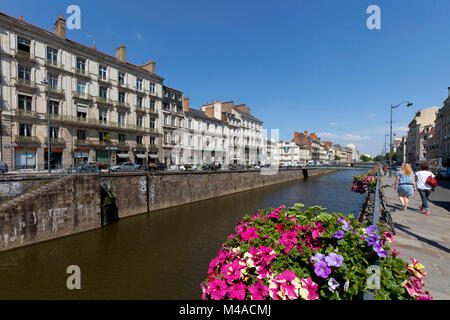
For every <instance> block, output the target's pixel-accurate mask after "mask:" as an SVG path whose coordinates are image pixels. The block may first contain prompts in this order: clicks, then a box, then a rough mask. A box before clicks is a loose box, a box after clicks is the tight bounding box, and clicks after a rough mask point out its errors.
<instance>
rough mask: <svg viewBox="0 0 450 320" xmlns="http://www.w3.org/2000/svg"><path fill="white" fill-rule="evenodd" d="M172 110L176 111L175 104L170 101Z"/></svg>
mask: <svg viewBox="0 0 450 320" xmlns="http://www.w3.org/2000/svg"><path fill="white" fill-rule="evenodd" d="M172 111H173V112H176V111H177V105H176V104H174V103H172Z"/></svg>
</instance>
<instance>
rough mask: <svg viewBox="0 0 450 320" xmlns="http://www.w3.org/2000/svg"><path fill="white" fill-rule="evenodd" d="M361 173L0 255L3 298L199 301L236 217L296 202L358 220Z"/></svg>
mask: <svg viewBox="0 0 450 320" xmlns="http://www.w3.org/2000/svg"><path fill="white" fill-rule="evenodd" d="M360 172H362V171H361V170H342V171H339V172H335V173H330V174H326V175H323V176H319V177H311V178H308V179H306V180H300V181H295V182H287V183H282V184H278V185H275V186H270V187H265V188H260V189H256V190H251V191H246V192H242V193H238V194H234V195H229V196H224V197H220V198H216V199H211V200H205V201H201V202H197V203H193V204H188V205H184V206H179V207H175V208H171V209H166V210H161V211H157V212H154V213H151V214H148V215H147V214H143V215H139V216H135V217H131V218H127V219H123V220H121V221H119V222H117V223H114V224H112V225H110V226H107V227H105V228H103V229H99V230H94V231H90V232H86V233H82V234H78V235H74V236H70V237H67V238H63V239H58V240H53V241H49V242H45V243H40V244H36V245H33V246H29V247H25V248H21V249H17V250H13V251H8V252H4V253H0V299H167V300H170V299H200V298H201V290H200V283H201V282H202V281H203V280H204V279H205V277H206V273H207V270H208V266H209V262H210V261H211V259H212V258H214V257H215V256H216V254H217V252H218V250H219V249H220V246H221V244H222V242H223V241H224V240H225V239H226V238H227V237H228V235H229V234H230V233H232V232H233V228H234V225H235V219H238V218H241V217H243V216H244V215H245V214H253V213H255V212H257V210H258V209H260V208H268V207H278V206H280V205H282V204H284V205H286V206H291V205H292V204H294V203H304V204H305V205H306V206H313V205H320V206H322V207H325V208H327V210H328V212H330V213H331V212H341V213H344V214H351V213H353V214H357V213H358V212H359V209H360V208H361V205H362V202H363V198H364V197H363V196H362V195H360V194H356V193H354V192H351V191H350V187H351V183H352V178H353V176H354V175H356V174H359V173H360ZM70 265H77V266H79V267H80V269H81V290H68V289H67V286H66V281H67V278H68V277H69V276H70V275H69V274H67V273H66V269H67V267H68V266H70Z"/></svg>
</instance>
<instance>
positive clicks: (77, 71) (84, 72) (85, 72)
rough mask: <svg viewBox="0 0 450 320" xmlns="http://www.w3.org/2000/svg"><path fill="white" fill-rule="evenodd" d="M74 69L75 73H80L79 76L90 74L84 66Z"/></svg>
mask: <svg viewBox="0 0 450 320" xmlns="http://www.w3.org/2000/svg"><path fill="white" fill-rule="evenodd" d="M72 71H73V73H74V74H75V75H78V76H85V77H88V76H89V73H88V71H87V70H86V68H84V69H83V68H77V67H75V68H72Z"/></svg>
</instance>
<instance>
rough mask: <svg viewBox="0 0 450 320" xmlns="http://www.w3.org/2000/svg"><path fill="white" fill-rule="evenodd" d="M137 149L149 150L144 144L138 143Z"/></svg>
mask: <svg viewBox="0 0 450 320" xmlns="http://www.w3.org/2000/svg"><path fill="white" fill-rule="evenodd" d="M135 148H136V149H147V146H146V145H145V144H142V143H136V147H135Z"/></svg>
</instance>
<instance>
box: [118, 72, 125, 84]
mask: <svg viewBox="0 0 450 320" xmlns="http://www.w3.org/2000/svg"><path fill="white" fill-rule="evenodd" d="M119 83H120V84H121V85H122V86H123V85H125V73H123V72H119Z"/></svg>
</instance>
